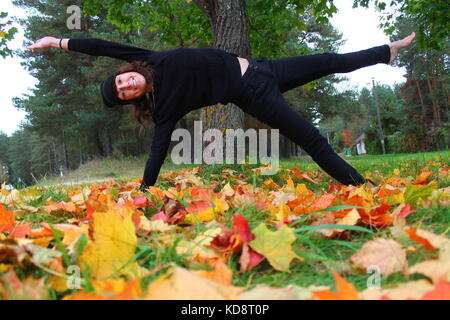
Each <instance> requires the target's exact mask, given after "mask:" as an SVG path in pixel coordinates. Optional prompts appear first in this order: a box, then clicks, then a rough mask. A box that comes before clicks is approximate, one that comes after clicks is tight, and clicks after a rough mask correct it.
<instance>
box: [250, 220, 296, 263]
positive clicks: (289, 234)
mask: <svg viewBox="0 0 450 320" xmlns="http://www.w3.org/2000/svg"><path fill="white" fill-rule="evenodd" d="M252 232H253V234H254V235H255V240H253V241H251V242H249V245H250V247H252V249H253V250H255V251H256V252H258V253H259V254H262V255H263V256H264V257H266V258H267V260H268V261H269V263H270V264H271V266H272V267H274V268H275V269H276V270H279V271H284V272H290V271H289V264H290V263H291V261H292V259H295V258H297V259H299V260H301V261H303V259H302V258H301V257H299V256H297V255H296V254H295V252H294V251H293V250H292V243H293V242H294V241H295V240H296V239H297V238H296V237H295V235H294V231H293V230H292V229H291V228H289V227H287V226H283V227H281V228H280V229H278V230H277V231H274V232H272V231H270V230H269V229H267V227H266V226H265V224H263V223H261V224H260V225H259V226H258V227H256V228H255V229H254V230H253V231H252Z"/></svg>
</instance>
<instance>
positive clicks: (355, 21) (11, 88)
mask: <svg viewBox="0 0 450 320" xmlns="http://www.w3.org/2000/svg"><path fill="white" fill-rule="evenodd" d="M352 2H353V1H351V0H335V4H336V6H337V7H338V9H339V12H338V13H337V14H336V15H335V17H334V18H333V19H332V20H331V22H332V24H333V25H334V26H335V27H336V28H337V29H339V30H340V31H341V32H342V33H343V38H344V39H345V40H347V42H346V43H345V45H343V46H342V47H341V48H340V50H339V52H341V53H346V52H352V51H357V50H363V49H367V48H369V47H373V46H378V45H382V44H386V43H389V38H388V37H387V36H385V35H384V33H383V32H382V31H381V30H380V29H378V23H379V22H378V13H377V12H375V10H374V9H361V8H359V9H352V8H351V4H352ZM1 3H2V5H1V9H0V11H7V12H8V13H9V16H16V15H18V16H21V17H24V16H25V13H24V11H23V10H22V9H19V8H17V7H14V6H13V5H12V3H11V1H10V0H1ZM17 27H18V26H17ZM18 28H19V27H18ZM43 36H45V35H43ZM22 42H23V31H22V30H21V29H20V28H19V34H16V36H15V39H14V40H13V41H11V42H9V45H8V46H9V48H11V49H16V48H19V47H21V46H22ZM20 61H21V60H20V59H18V58H7V59H2V58H1V57H0V70H1V71H2V72H1V76H0V90H1V95H0V131H3V132H4V133H6V134H8V135H9V136H11V134H12V133H13V132H14V131H15V130H16V129H17V128H18V125H19V123H20V122H21V121H22V120H23V119H24V118H25V113H24V112H22V111H19V110H17V109H15V108H14V106H13V104H12V98H13V97H19V96H22V94H24V93H26V92H28V89H31V88H33V87H34V86H35V84H36V83H37V80H36V79H34V78H33V77H31V76H30V75H29V74H28V72H27V71H25V70H24V69H23V67H22V66H21V65H20ZM404 73H405V72H404V70H403V69H401V68H396V67H391V66H387V65H383V64H378V65H375V66H371V67H367V68H364V69H360V70H357V71H354V72H352V73H347V74H346V75H345V76H346V77H348V78H349V81H346V82H345V83H344V84H343V85H340V88H339V89H341V90H342V89H345V88H356V89H362V88H363V87H364V86H368V85H370V82H371V78H372V77H374V78H375V80H376V81H377V82H379V83H384V84H389V85H392V84H394V83H400V82H404V81H405V79H404V77H403V74H404Z"/></svg>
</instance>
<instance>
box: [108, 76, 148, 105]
mask: <svg viewBox="0 0 450 320" xmlns="http://www.w3.org/2000/svg"><path fill="white" fill-rule="evenodd" d="M115 84H116V89H117V96H118V98H119V99H121V100H131V99H135V98H139V97H140V96H142V95H143V94H144V93H145V91H146V87H147V84H146V81H145V78H144V76H143V75H141V74H140V73H138V72H125V73H121V74H118V75H117V76H116V79H115Z"/></svg>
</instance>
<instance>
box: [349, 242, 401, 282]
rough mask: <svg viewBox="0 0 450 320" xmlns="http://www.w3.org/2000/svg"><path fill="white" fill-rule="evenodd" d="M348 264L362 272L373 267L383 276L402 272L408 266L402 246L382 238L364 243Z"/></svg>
mask: <svg viewBox="0 0 450 320" xmlns="http://www.w3.org/2000/svg"><path fill="white" fill-rule="evenodd" d="M350 262H352V263H354V264H355V265H356V266H358V267H360V268H362V269H364V270H368V269H369V268H370V267H373V266H375V267H377V268H378V270H380V272H381V274H383V275H385V276H389V275H390V274H392V273H394V272H397V271H403V270H405V268H406V267H407V265H408V262H407V260H406V250H405V249H403V248H402V245H401V244H399V243H398V242H396V241H395V240H391V239H384V238H378V239H375V240H371V241H369V242H366V243H365V244H364V245H363V246H362V247H361V249H360V250H359V251H358V252H357V253H356V254H354V255H353V256H352V257H351V258H350Z"/></svg>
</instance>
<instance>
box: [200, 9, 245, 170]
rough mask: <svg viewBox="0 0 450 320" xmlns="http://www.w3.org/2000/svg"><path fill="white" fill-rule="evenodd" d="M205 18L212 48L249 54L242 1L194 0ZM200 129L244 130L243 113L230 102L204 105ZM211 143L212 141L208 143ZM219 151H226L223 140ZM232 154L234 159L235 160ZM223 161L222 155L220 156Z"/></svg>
mask: <svg viewBox="0 0 450 320" xmlns="http://www.w3.org/2000/svg"><path fill="white" fill-rule="evenodd" d="M193 2H194V3H195V4H196V5H197V6H198V7H199V8H200V9H201V10H202V11H203V12H204V13H205V14H206V15H207V17H208V18H209V20H210V23H211V27H212V30H213V35H214V44H213V46H214V47H215V48H219V49H222V50H225V51H228V52H231V53H234V54H237V55H239V56H241V57H248V55H249V53H250V42H249V27H248V15H247V7H246V5H245V1H244V0H194V1H193ZM201 120H202V127H203V131H205V130H208V129H219V130H220V131H221V132H222V134H225V130H226V129H235V130H236V129H243V130H244V129H245V128H244V127H245V113H244V112H243V111H242V110H241V109H239V108H238V107H236V106H235V105H233V104H228V105H221V104H217V105H215V106H208V107H206V108H203V109H202V112H201ZM212 143H214V142H212ZM223 150H226V145H225V139H224V143H223ZM236 154H237V152H235V153H234V155H235V159H234V160H235V161H234V163H236ZM224 161H225V158H224Z"/></svg>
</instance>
